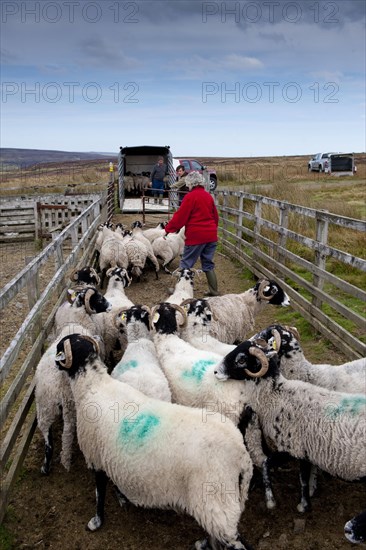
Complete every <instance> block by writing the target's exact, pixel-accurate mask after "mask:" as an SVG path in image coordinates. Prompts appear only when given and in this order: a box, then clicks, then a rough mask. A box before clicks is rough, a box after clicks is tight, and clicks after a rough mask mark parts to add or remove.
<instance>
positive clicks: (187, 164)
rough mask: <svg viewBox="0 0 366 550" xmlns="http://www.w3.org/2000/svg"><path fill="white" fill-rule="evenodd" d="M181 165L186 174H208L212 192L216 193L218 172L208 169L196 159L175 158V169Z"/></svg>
mask: <svg viewBox="0 0 366 550" xmlns="http://www.w3.org/2000/svg"><path fill="white" fill-rule="evenodd" d="M179 164H182V165H183V166H184V169H185V171H186V172H188V173H189V172H193V171H197V172H200V173H201V174H202V173H203V172H205V173H208V177H209V179H210V191H215V189H216V187H217V174H216V170H213V169H211V168H208V167H207V166H204V165H203V164H201V163H200V162H198V160H196V159H186V158H185V159H180V158H176V157H175V158H173V166H174V169H176V168H177V166H178V165H179Z"/></svg>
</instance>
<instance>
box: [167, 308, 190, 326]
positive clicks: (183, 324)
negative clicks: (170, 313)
mask: <svg viewBox="0 0 366 550" xmlns="http://www.w3.org/2000/svg"><path fill="white" fill-rule="evenodd" d="M169 305H170V306H171V307H172V308H173V309H175V310H177V311H179V313H180V314H181V315H182V316H183V323H181V326H182V327H184V326H185V325H186V324H187V313H186V311H185V310H184V309H183V308H182V307H181V306H178V304H169Z"/></svg>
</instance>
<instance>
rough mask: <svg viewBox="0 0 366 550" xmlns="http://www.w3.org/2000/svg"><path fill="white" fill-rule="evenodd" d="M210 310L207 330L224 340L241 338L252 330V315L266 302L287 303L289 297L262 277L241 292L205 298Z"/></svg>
mask: <svg viewBox="0 0 366 550" xmlns="http://www.w3.org/2000/svg"><path fill="white" fill-rule="evenodd" d="M207 301H208V305H209V307H210V309H211V311H212V323H211V327H210V334H211V335H212V336H213V337H214V338H217V339H218V340H220V341H221V342H226V343H227V344H235V343H239V342H242V341H243V340H245V338H246V337H247V336H248V335H249V334H250V333H251V332H252V331H253V329H254V325H255V317H256V315H257V314H258V313H259V312H260V311H261V310H262V309H263V308H264V307H266V305H267V304H272V305H278V306H288V305H289V304H290V299H289V297H288V296H287V294H286V293H285V292H284V290H283V289H282V288H281V286H280V285H279V284H278V283H276V282H275V281H270V280H267V279H263V280H261V281H258V283H257V284H256V285H255V286H254V287H253V288H250V289H248V290H246V291H245V292H242V293H241V294H225V295H223V296H212V297H208V298H207Z"/></svg>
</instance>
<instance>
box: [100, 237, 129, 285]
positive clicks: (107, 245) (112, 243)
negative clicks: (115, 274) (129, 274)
mask: <svg viewBox="0 0 366 550" xmlns="http://www.w3.org/2000/svg"><path fill="white" fill-rule="evenodd" d="M96 249H97V250H99V269H100V271H101V273H102V277H101V278H102V283H101V284H102V285H103V282H104V276H105V272H106V270H107V269H108V268H110V267H122V268H124V269H127V268H128V264H129V257H128V253H127V250H126V248H125V246H124V243H123V239H122V237H121V235H119V234H118V233H117V232H116V231H112V230H111V229H110V228H109V227H107V226H103V227H102V228H101V230H100V231H99V234H98V236H97V240H96Z"/></svg>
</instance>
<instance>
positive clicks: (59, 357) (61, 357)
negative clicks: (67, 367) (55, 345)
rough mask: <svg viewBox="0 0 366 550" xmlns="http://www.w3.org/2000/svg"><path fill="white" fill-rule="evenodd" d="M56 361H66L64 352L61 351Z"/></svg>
mask: <svg viewBox="0 0 366 550" xmlns="http://www.w3.org/2000/svg"><path fill="white" fill-rule="evenodd" d="M55 359H56V361H65V359H66V355H65V353H64V352H63V351H59V352H58V353H57V355H56V357H55Z"/></svg>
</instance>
